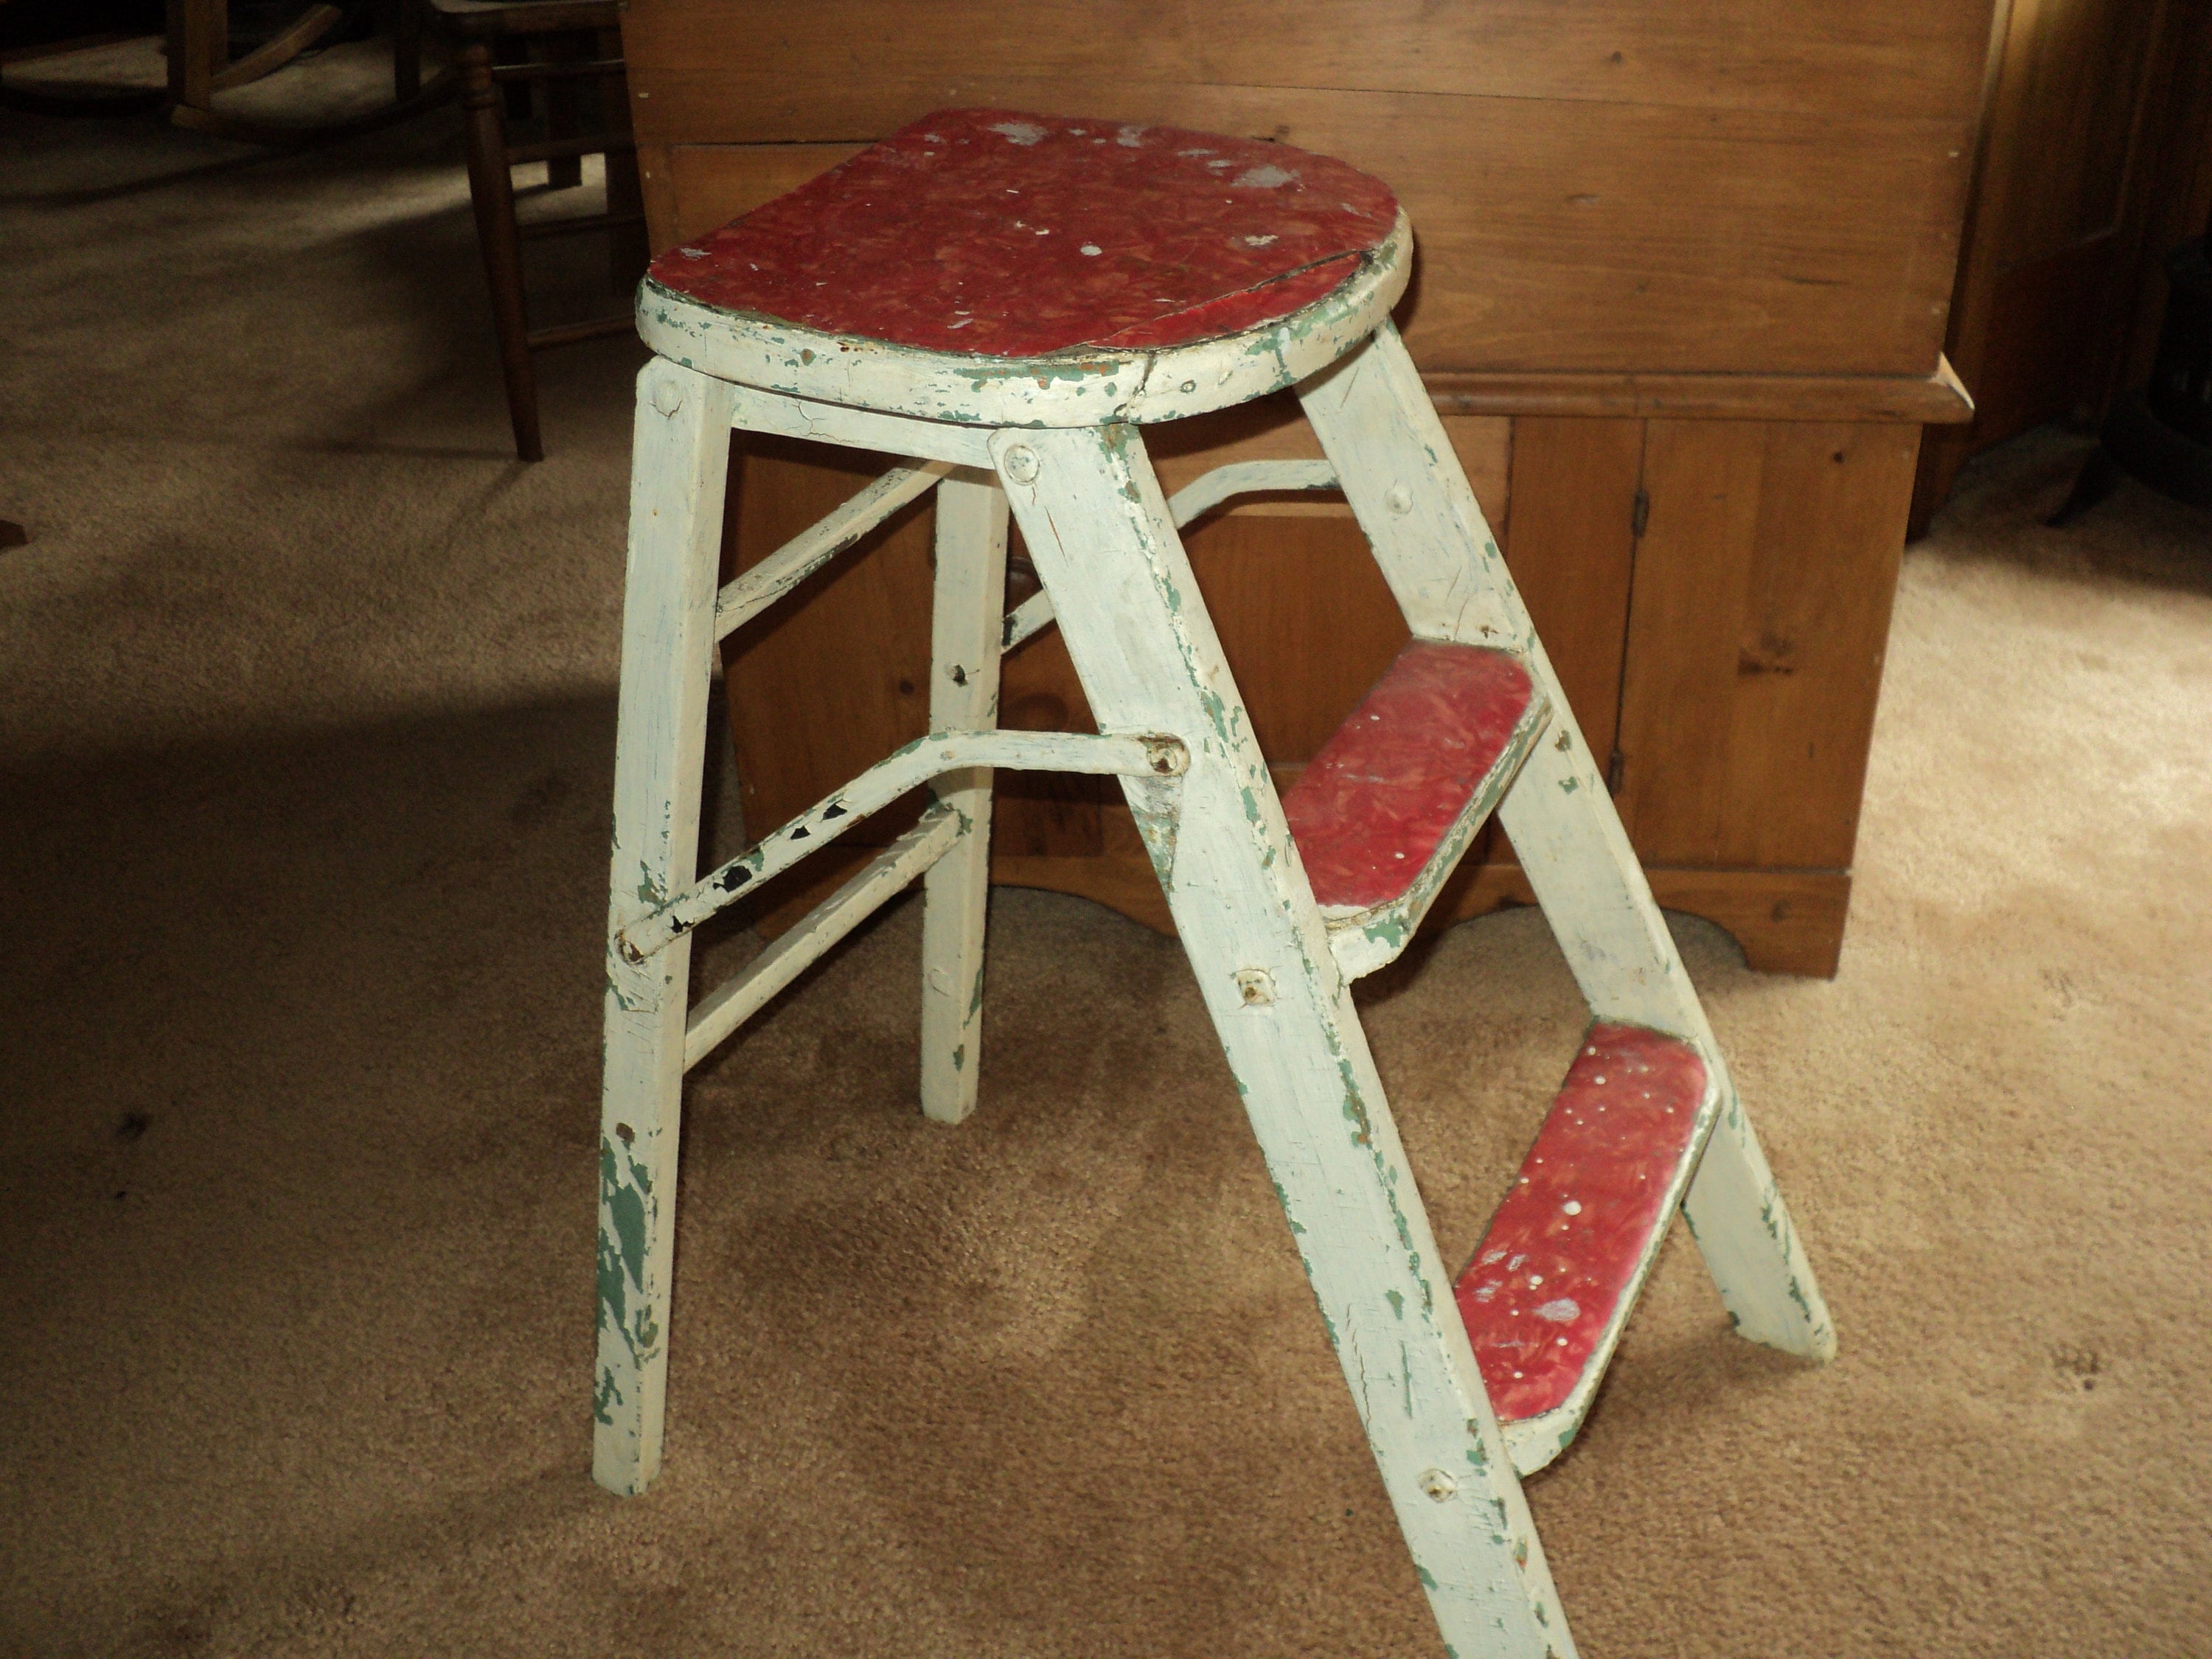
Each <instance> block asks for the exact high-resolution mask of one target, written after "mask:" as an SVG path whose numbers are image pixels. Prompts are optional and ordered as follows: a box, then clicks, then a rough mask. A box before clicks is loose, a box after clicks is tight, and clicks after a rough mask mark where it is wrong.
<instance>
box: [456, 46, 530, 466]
mask: <svg viewBox="0 0 2212 1659" xmlns="http://www.w3.org/2000/svg"><path fill="white" fill-rule="evenodd" d="M461 76H462V85H461V107H462V109H463V112H464V125H465V127H466V130H467V133H468V150H469V201H470V203H471V205H472V206H473V207H474V208H475V210H476V217H477V246H478V247H480V248H481V249H482V250H483V262H484V280H485V282H486V283H488V284H489V287H490V289H491V315H492V328H493V330H494V331H495V333H496V334H497V335H498V337H499V362H500V368H501V371H502V372H503V373H504V374H505V375H506V377H507V416H508V418H509V419H510V420H511V421H512V422H513V426H514V453H516V454H517V455H519V456H520V457H521V458H522V459H524V460H526V461H542V460H544V459H545V447H544V442H543V441H541V439H540V438H539V436H538V374H537V371H536V369H534V368H532V365H531V362H530V314H529V310H528V307H527V306H526V304H525V302H524V300H523V293H522V237H521V234H520V230H519V229H518V228H517V227H516V224H515V221H514V180H513V178H512V177H511V176H510V175H509V173H508V172H507V130H506V121H505V117H504V112H503V111H502V110H501V105H500V88H499V87H498V85H497V83H496V82H494V81H493V80H492V76H491V51H490V48H489V46H486V45H485V44H484V43H483V42H482V41H480V40H471V41H470V42H469V43H468V44H466V45H465V46H463V47H462V48H461Z"/></svg>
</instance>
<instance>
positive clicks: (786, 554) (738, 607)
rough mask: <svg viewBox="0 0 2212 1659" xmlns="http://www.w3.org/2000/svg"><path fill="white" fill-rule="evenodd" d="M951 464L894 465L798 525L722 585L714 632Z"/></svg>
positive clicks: (735, 623)
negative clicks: (825, 512)
mask: <svg viewBox="0 0 2212 1659" xmlns="http://www.w3.org/2000/svg"><path fill="white" fill-rule="evenodd" d="M951 470H952V464H951V462H950V461H929V462H926V463H924V464H923V465H921V466H914V467H905V466H902V467H895V468H893V469H892V470H891V471H889V472H886V473H884V476H883V477H880V478H878V479H877V480H876V481H875V482H874V483H872V484H870V485H869V486H868V487H867V488H866V489H863V490H861V491H860V492H859V493H858V494H857V495H854V497H853V498H852V499H851V500H850V501H847V502H846V503H845V504H844V505H843V506H842V507H839V508H838V509H837V510H836V512H834V513H829V515H828V516H827V517H824V518H822V519H817V520H816V521H815V522H814V523H812V524H811V525H809V526H807V527H806V528H805V529H804V530H802V531H800V532H799V534H797V535H796V536H793V538H791V539H790V540H789V541H787V542H786V543H785V544H783V545H782V546H781V547H779V548H777V549H776V550H775V552H773V553H771V554H769V556H767V557H766V558H764V559H763V560H762V561H761V562H759V563H758V564H756V565H755V566H753V567H752V568H750V570H747V571H746V572H745V573H744V574H743V575H740V576H738V578H737V579H736V580H733V581H731V582H729V583H727V584H726V585H725V586H724V587H723V589H722V591H721V592H720V594H719V595H717V596H716V598H715V600H714V637H715V638H716V639H720V638H722V637H723V636H724V635H727V634H728V633H730V631H731V630H732V629H738V628H742V627H744V625H745V624H746V623H749V622H750V621H751V620H752V619H753V618H754V617H757V616H758V615H759V614H760V613H761V612H762V611H765V610H767V609H768V607H769V606H770V605H774V604H775V602H776V601H777V600H778V599H781V598H782V597H783V596H784V595H785V594H787V593H788V592H791V590H792V589H793V588H794V587H796V586H799V583H801V582H803V581H805V580H806V579H807V578H808V577H809V576H811V575H812V574H814V573H815V572H816V571H817V570H819V569H820V568H822V567H823V565H825V564H827V563H828V562H829V561H830V560H832V559H834V558H836V556H837V555H839V554H840V553H842V552H843V551H844V550H846V549H847V548H848V547H850V546H851V545H852V544H854V542H857V541H859V540H860V538H861V537H863V536H865V535H866V534H867V533H868V532H870V531H871V530H873V529H874V528H875V527H876V526H878V525H879V524H881V523H882V522H883V521H884V520H885V519H888V518H890V516H891V514H892V513H896V512H897V511H898V510H899V508H901V507H904V506H905V505H906V504H907V503H908V501H914V500H915V499H917V498H918V497H920V496H922V495H927V494H928V493H929V491H930V489H932V488H933V487H934V486H935V484H936V483H937V481H938V480H939V479H940V478H942V477H944V476H945V474H946V473H948V472H950V471H951Z"/></svg>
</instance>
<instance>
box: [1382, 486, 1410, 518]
mask: <svg viewBox="0 0 2212 1659" xmlns="http://www.w3.org/2000/svg"><path fill="white" fill-rule="evenodd" d="M1383 506H1385V507H1389V509H1390V510H1391V512H1393V513H1396V514H1397V515H1398V516H1399V517H1400V518H1401V519H1402V518H1404V517H1405V516H1406V515H1407V513H1411V512H1412V511H1413V491H1412V490H1410V489H1407V488H1406V486H1405V485H1403V484H1401V483H1394V484H1392V485H1391V486H1390V493H1389V495H1385V496H1384V497H1383Z"/></svg>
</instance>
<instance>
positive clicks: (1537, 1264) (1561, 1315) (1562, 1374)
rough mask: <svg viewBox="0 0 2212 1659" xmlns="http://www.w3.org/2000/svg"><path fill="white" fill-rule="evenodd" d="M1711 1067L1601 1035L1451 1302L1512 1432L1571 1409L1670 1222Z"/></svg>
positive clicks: (1655, 1037) (1593, 1034) (1585, 1049)
mask: <svg viewBox="0 0 2212 1659" xmlns="http://www.w3.org/2000/svg"><path fill="white" fill-rule="evenodd" d="M1704 1101H1705V1061H1704V1060H1701V1059H1699V1055H1698V1051H1697V1050H1696V1049H1694V1048H1692V1047H1691V1046H1690V1045H1689V1044H1688V1043H1686V1042H1682V1041H1681V1040H1680V1039H1679V1038H1676V1037H1670V1036H1662V1034H1661V1033H1659V1032H1657V1031H1652V1030H1645V1029H1644V1027H1643V1026H1640V1025H1607V1024H1599V1025H1593V1026H1591V1027H1590V1029H1589V1034H1588V1035H1587V1036H1584V1037H1583V1046H1582V1048H1581V1050H1580V1052H1579V1053H1577V1054H1576V1055H1575V1063H1574V1064H1573V1065H1572V1066H1570V1067H1569V1068H1568V1071H1567V1080H1566V1082H1565V1084H1564V1085H1562V1086H1561V1087H1560V1090H1559V1097H1558V1099H1556V1100H1555V1101H1553V1103H1552V1110H1551V1115H1549V1116H1547V1118H1546V1119H1545V1120H1544V1127H1543V1128H1542V1130H1541V1131H1540V1132H1539V1133H1538V1134H1537V1136H1536V1144H1535V1145H1534V1146H1532V1147H1531V1148H1529V1151H1528V1160H1527V1161H1526V1162H1525V1163H1523V1164H1522V1166H1521V1175H1520V1178H1519V1179H1518V1180H1516V1182H1514V1183H1513V1189H1512V1191H1510V1193H1508V1194H1506V1195H1505V1201H1504V1203H1503V1204H1501V1205H1499V1206H1498V1213H1497V1214H1496V1215H1495V1216H1493V1217H1492V1218H1491V1222H1490V1231H1488V1232H1487V1233H1486V1234H1485V1235H1484V1236H1483V1240H1482V1247H1481V1248H1480V1249H1478V1250H1477V1251H1476V1252H1475V1255H1474V1261H1472V1262H1470V1263H1469V1264H1468V1269H1467V1271H1466V1272H1465V1273H1462V1274H1461V1275H1460V1278H1459V1283H1458V1285H1456V1286H1455V1287H1454V1291H1455V1296H1456V1297H1457V1299H1458V1302H1459V1310H1460V1316H1461V1317H1462V1319H1464V1320H1465V1321H1466V1322H1467V1334H1468V1338H1469V1340H1471V1341H1473V1343H1474V1358H1475V1363H1476V1364H1478V1365H1479V1366H1480V1368H1481V1370H1482V1384H1483V1387H1484V1388H1485V1389H1487V1390H1488V1391H1489V1395H1490V1403H1491V1405H1492V1407H1495V1408H1496V1410H1497V1413H1498V1416H1499V1417H1500V1418H1501V1419H1504V1420H1505V1421H1507V1422H1517V1421H1519V1420H1521V1419H1525V1418H1531V1417H1541V1415H1543V1413H1546V1412H1548V1411H1555V1410H1557V1409H1558V1408H1559V1407H1561V1406H1564V1405H1565V1404H1566V1402H1567V1397H1568V1395H1571V1394H1572V1393H1573V1392H1574V1388H1575V1384H1576V1383H1577V1382H1578V1381H1579V1380H1580V1379H1581V1377H1582V1375H1583V1370H1584V1368H1585V1367H1586V1366H1587V1365H1588V1364H1589V1362H1590V1359H1591V1358H1592V1356H1593V1355H1594V1354H1595V1353H1596V1352H1597V1351H1598V1350H1599V1348H1600V1347H1601V1346H1602V1345H1603V1344H1604V1342H1605V1340H1606V1334H1607V1328H1608V1327H1609V1326H1611V1325H1612V1323H1613V1319H1614V1316H1615V1315H1616V1313H1617V1312H1618V1311H1619V1310H1620V1307H1621V1304H1622V1302H1623V1301H1624V1299H1625V1298H1626V1297H1627V1296H1628V1294H1629V1293H1630V1291H1632V1290H1633V1289H1634V1288H1635V1285H1636V1279H1637V1275H1638V1272H1639V1270H1640V1269H1641V1267H1642V1266H1643V1263H1644V1256H1645V1254H1646V1253H1647V1251H1648V1250H1649V1249H1650V1246H1651V1244H1652V1243H1653V1241H1654V1239H1655V1237H1656V1236H1657V1234H1658V1233H1659V1232H1660V1231H1662V1229H1663V1228H1664V1227H1665V1225H1666V1223H1667V1215H1666V1209H1667V1194H1668V1188H1669V1187H1670V1186H1671V1185H1672V1184H1673V1182H1674V1176H1675V1173H1676V1171H1678V1170H1680V1168H1681V1165H1682V1160H1683V1158H1685V1157H1686V1155H1687V1153H1688V1152H1689V1149H1690V1145H1691V1142H1692V1138H1693V1137H1694V1136H1695V1134H1696V1133H1697V1125H1698V1109H1699V1107H1700V1106H1701V1105H1702V1104H1703V1103H1704Z"/></svg>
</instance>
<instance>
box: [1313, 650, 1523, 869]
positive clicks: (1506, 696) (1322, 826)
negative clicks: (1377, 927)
mask: <svg viewBox="0 0 2212 1659" xmlns="http://www.w3.org/2000/svg"><path fill="white" fill-rule="evenodd" d="M1534 696H1535V687H1534V684H1532V683H1531V682H1530V680H1529V678H1528V670H1526V669H1525V668H1523V667H1522V665H1521V664H1520V663H1519V661H1518V660H1516V659H1515V658H1513V657H1512V656H1510V654H1508V653H1505V652H1503V651H1492V650H1488V649H1486V648H1484V647H1480V646H1473V645H1449V644H1444V643H1442V642H1440V641H1435V640H1412V641H1407V646H1406V648H1405V649H1404V650H1403V651H1401V652H1400V653H1398V658H1397V660H1396V661H1395V662H1393V663H1392V664H1391V665H1390V666H1389V669H1388V670H1387V671H1385V672H1384V674H1383V678H1381V679H1380V680H1379V681H1377V682H1376V685H1375V689H1374V690H1371V691H1370V692H1369V693H1368V694H1367V696H1365V697H1364V699H1363V700H1362V701H1361V702H1360V704H1359V707H1358V708H1355V709H1353V710H1352V714H1351V717H1350V718H1349V719H1347V720H1346V721H1345V723H1344V724H1343V725H1342V726H1339V727H1338V728H1337V729H1336V732H1335V733H1334V735H1333V736H1332V737H1331V738H1329V740H1328V742H1327V743H1325V744H1322V749H1321V752H1320V753H1319V754H1317V755H1316V756H1315V757H1313V759H1312V761H1311V762H1310V763H1309V764H1308V765H1307V767H1306V769H1305V772H1304V775H1303V776H1301V777H1300V778H1299V779H1298V781H1297V783H1296V784H1295V785H1293V786H1292V787H1291V790H1290V792H1289V793H1287V794H1285V796H1284V797H1283V811H1284V812H1285V814H1286V815H1287V816H1288V817H1289V818H1290V821H1291V838H1292V839H1293V840H1295V841H1296V842H1297V844H1298V857H1299V859H1300V860H1301V861H1302V862H1303V863H1304V865H1305V867H1306V878H1307V879H1308V880H1309V881H1310V882H1311V883H1312V884H1313V891H1314V897H1315V898H1316V900H1317V901H1319V902H1320V903H1321V904H1322V907H1323V908H1330V907H1339V908H1354V909H1371V908H1374V907H1375V906H1376V905H1378V904H1387V903H1389V902H1390V901H1391V900H1393V899H1395V898H1397V897H1399V896H1401V895H1402V894H1404V893H1405V892H1406V890H1407V889H1408V888H1409V887H1411V886H1412V885H1413V881H1414V879H1415V878H1416V877H1418V876H1419V874H1420V872H1421V868H1422V866H1424V865H1425V864H1426V863H1427V862H1428V860H1429V858H1430V855H1431V854H1433V853H1434V852H1435V851H1436V850H1437V844H1438V843H1439V842H1442V841H1443V838H1444V836H1445V835H1446V834H1447V833H1449V830H1450V829H1451V827H1452V825H1453V824H1454V823H1455V822H1457V820H1458V818H1459V815H1460V813H1461V812H1462V811H1464V810H1465V809H1466V807H1467V804H1468V801H1469V800H1471V799H1473V798H1474V793H1475V791H1476V790H1477V789H1479V788H1480V787H1481V784H1482V781H1483V779H1484V778H1485V777H1486V776H1487V775H1488V774H1489V772H1490V769H1492V767H1493V766H1495V765H1496V764H1497V763H1498V757H1499V756H1501V755H1503V754H1504V752H1505V747H1506V744H1508V743H1510V741H1511V740H1512V737H1513V732H1514V728H1515V727H1516V726H1517V725H1518V724H1519V723H1520V720H1521V717H1522V715H1523V714H1526V713H1527V712H1528V703H1529V700H1530V699H1531V698H1532V697H1534Z"/></svg>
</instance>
